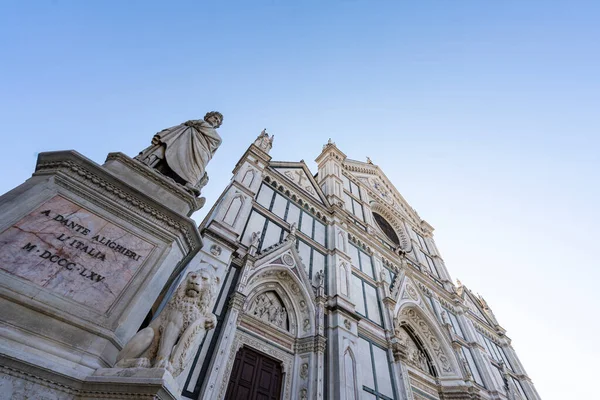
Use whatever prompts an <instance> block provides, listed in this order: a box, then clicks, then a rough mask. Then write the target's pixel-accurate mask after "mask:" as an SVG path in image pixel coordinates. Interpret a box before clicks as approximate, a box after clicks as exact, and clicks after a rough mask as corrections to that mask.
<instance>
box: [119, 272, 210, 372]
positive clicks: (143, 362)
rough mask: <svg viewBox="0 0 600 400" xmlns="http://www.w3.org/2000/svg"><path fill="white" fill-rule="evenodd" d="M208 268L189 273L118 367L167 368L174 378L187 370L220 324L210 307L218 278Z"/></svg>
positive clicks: (125, 351)
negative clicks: (208, 337) (197, 352)
mask: <svg viewBox="0 0 600 400" xmlns="http://www.w3.org/2000/svg"><path fill="white" fill-rule="evenodd" d="M206 265H207V266H208V267H210V268H206V267H203V268H201V269H199V270H197V271H190V272H188V274H187V275H186V277H185V280H184V281H183V282H182V283H181V284H180V285H179V287H178V288H177V290H176V292H175V295H174V296H173V297H172V298H171V299H170V300H169V301H168V302H167V305H166V306H165V308H164V309H163V310H162V311H161V312H160V313H159V314H158V316H157V317H156V318H155V319H154V320H153V321H152V322H151V323H150V325H149V326H148V327H146V328H144V329H142V330H140V331H139V332H138V333H136V334H135V336H133V337H132V338H131V340H130V341H129V342H127V344H126V345H125V347H123V350H121V351H120V352H119V354H118V355H117V363H116V365H115V367H120V368H136V367H137V368H166V369H167V370H168V371H169V372H171V374H172V375H173V376H174V377H177V376H178V375H179V374H180V373H181V372H182V371H183V370H184V369H185V367H186V366H187V364H188V363H189V362H190V361H191V359H192V357H193V356H194V352H195V350H196V349H197V348H198V346H199V345H200V342H201V341H202V339H203V338H204V335H205V334H206V332H207V331H209V330H211V329H213V328H214V327H215V324H216V322H217V320H216V317H215V315H214V314H213V313H211V312H210V309H209V307H210V306H211V305H212V301H213V298H214V295H215V291H216V289H217V286H218V284H219V278H218V277H215V276H214V274H213V271H214V267H213V266H212V265H210V264H206ZM211 270H212V271H211Z"/></svg>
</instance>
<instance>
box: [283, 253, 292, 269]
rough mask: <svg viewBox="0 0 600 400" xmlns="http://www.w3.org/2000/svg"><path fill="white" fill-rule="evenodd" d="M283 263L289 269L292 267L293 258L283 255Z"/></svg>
mask: <svg viewBox="0 0 600 400" xmlns="http://www.w3.org/2000/svg"><path fill="white" fill-rule="evenodd" d="M283 263H284V264H285V265H289V266H290V267H291V266H292V265H294V257H292V256H291V255H290V254H287V253H286V254H284V255H283Z"/></svg>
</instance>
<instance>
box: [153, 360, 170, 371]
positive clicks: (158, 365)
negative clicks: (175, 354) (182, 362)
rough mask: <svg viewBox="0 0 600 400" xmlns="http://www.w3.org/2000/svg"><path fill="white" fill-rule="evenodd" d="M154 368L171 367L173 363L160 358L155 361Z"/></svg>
mask: <svg viewBox="0 0 600 400" xmlns="http://www.w3.org/2000/svg"><path fill="white" fill-rule="evenodd" d="M154 368H165V369H169V368H171V363H170V362H169V360H167V359H165V358H162V359H160V360H156V362H155V363H154Z"/></svg>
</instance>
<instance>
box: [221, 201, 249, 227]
mask: <svg viewBox="0 0 600 400" xmlns="http://www.w3.org/2000/svg"><path fill="white" fill-rule="evenodd" d="M243 205H244V196H242V194H241V193H238V194H237V195H235V196H234V197H233V199H231V201H230V202H229V207H227V211H226V212H225V215H224V216H223V222H225V223H226V224H227V225H229V226H234V225H235V222H236V221H237V219H238V216H239V215H240V211H241V210H242V206H243Z"/></svg>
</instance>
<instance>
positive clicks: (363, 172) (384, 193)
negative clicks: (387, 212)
mask: <svg viewBox="0 0 600 400" xmlns="http://www.w3.org/2000/svg"><path fill="white" fill-rule="evenodd" d="M344 170H345V172H346V174H349V175H351V176H352V177H353V178H355V179H356V180H357V181H358V182H360V183H361V185H362V187H363V188H366V189H367V191H368V193H369V195H370V196H371V198H373V199H374V200H376V201H377V202H378V203H380V204H383V205H385V206H387V207H389V208H390V209H391V210H393V211H394V212H396V213H398V214H400V215H402V216H403V217H404V218H405V219H408V220H410V221H412V223H413V224H414V225H416V226H419V227H422V228H423V229H425V230H427V231H433V228H432V227H431V226H430V225H429V224H427V223H426V222H425V221H423V220H422V219H421V217H420V216H419V214H418V213H417V212H416V211H415V210H414V209H413V208H412V207H411V206H410V205H409V204H408V202H407V201H406V200H405V199H404V197H402V195H401V194H400V192H399V191H398V190H397V189H396V187H395V186H394V185H393V184H392V182H391V181H390V180H389V179H388V177H387V176H386V175H385V174H384V173H383V171H382V170H381V168H379V166H377V165H374V164H372V163H368V162H367V163H364V162H361V161H356V160H351V159H346V160H345V161H344Z"/></svg>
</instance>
